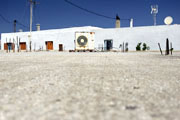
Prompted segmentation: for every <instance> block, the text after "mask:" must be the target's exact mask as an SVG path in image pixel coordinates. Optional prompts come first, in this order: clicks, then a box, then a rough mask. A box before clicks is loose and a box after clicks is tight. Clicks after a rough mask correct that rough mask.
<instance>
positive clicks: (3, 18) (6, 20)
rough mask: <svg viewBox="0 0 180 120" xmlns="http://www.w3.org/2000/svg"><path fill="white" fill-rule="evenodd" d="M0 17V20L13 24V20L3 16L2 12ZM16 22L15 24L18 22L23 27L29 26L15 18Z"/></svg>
mask: <svg viewBox="0 0 180 120" xmlns="http://www.w3.org/2000/svg"><path fill="white" fill-rule="evenodd" d="M0 17H1V18H2V20H4V21H5V22H6V23H8V24H13V23H14V22H13V21H10V20H8V19H7V18H5V17H4V16H3V15H2V14H0ZM16 22H17V24H19V25H21V26H23V27H25V28H29V27H28V26H26V25H24V24H22V23H20V22H19V21H18V20H16Z"/></svg>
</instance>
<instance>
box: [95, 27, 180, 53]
mask: <svg viewBox="0 0 180 120" xmlns="http://www.w3.org/2000/svg"><path fill="white" fill-rule="evenodd" d="M95 33H96V35H95V46H96V47H98V44H104V40H105V39H113V47H115V49H116V48H119V46H120V44H122V43H123V42H124V43H125V42H128V44H129V50H136V46H137V44H138V43H139V42H142V43H146V44H147V45H148V46H150V49H151V50H159V47H158V43H160V44H161V47H162V49H165V44H166V39H167V38H168V39H169V41H170V42H172V44H173V48H174V50H180V25H169V26H167V25H162V26H148V27H134V28H116V29H102V30H95Z"/></svg>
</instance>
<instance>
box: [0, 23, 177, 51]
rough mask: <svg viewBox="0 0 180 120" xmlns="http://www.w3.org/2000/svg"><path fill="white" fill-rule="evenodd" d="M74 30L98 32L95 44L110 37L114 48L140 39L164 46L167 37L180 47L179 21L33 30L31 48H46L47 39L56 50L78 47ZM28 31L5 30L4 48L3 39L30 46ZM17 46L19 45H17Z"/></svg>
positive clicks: (133, 47)
mask: <svg viewBox="0 0 180 120" xmlns="http://www.w3.org/2000/svg"><path fill="white" fill-rule="evenodd" d="M75 32H95V40H94V41H95V42H94V46H95V48H96V49H98V46H104V40H107V39H110V40H112V41H113V49H115V50H117V49H120V48H119V46H120V44H123V42H124V43H128V48H129V50H130V51H134V50H136V46H137V44H138V43H139V42H142V43H146V44H147V45H148V46H149V47H150V50H159V48H158V43H160V44H161V47H162V49H165V43H166V39H167V38H168V39H169V41H170V42H172V45H173V48H174V50H180V25H162V26H147V27H133V28H112V29H101V28H97V27H89V26H88V27H76V28H65V29H56V30H42V31H34V32H32V50H34V49H35V50H38V49H40V48H43V49H44V50H45V49H46V44H45V42H46V41H53V50H58V49H59V44H63V49H64V50H74V49H75V43H74V40H75ZM28 36H29V32H17V33H3V34H2V36H1V45H2V47H1V48H2V50H4V43H6V42H13V41H15V44H16V42H17V38H18V39H19V38H20V42H26V44H27V48H28V50H29V38H28ZM15 49H17V45H15Z"/></svg>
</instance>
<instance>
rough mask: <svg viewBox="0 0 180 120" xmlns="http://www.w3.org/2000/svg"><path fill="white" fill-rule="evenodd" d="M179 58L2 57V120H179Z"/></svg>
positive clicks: (98, 55) (154, 54) (153, 54)
mask: <svg viewBox="0 0 180 120" xmlns="http://www.w3.org/2000/svg"><path fill="white" fill-rule="evenodd" d="M179 119H180V52H176V53H174V54H173V56H161V55H160V53H159V52H129V53H120V52H106V53H105V52H96V53H68V52H63V53H60V52H31V53H30V52H21V53H8V54H7V53H5V52H2V51H1V52H0V120H179Z"/></svg>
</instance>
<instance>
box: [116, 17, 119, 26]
mask: <svg viewBox="0 0 180 120" xmlns="http://www.w3.org/2000/svg"><path fill="white" fill-rule="evenodd" d="M116 28H120V18H119V16H118V15H116Z"/></svg>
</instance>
